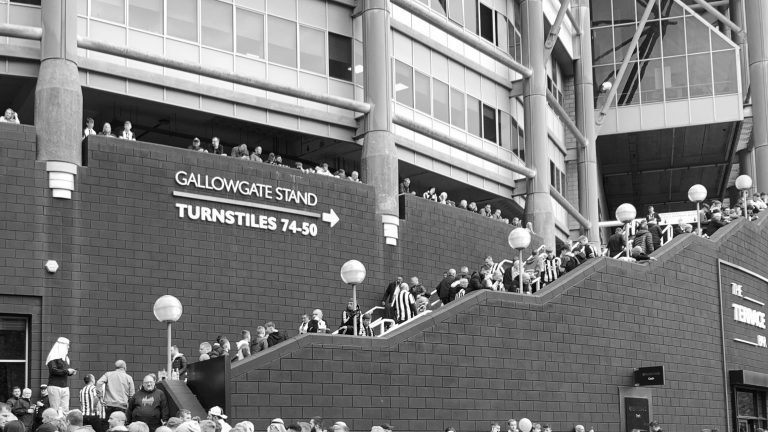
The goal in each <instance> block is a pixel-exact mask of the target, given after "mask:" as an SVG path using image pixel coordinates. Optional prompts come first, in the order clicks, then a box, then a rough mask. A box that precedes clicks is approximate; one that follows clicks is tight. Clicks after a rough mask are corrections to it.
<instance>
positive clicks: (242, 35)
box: [237, 8, 264, 59]
mask: <svg viewBox="0 0 768 432" xmlns="http://www.w3.org/2000/svg"><path fill="white" fill-rule="evenodd" d="M237 53H238V54H243V55H247V56H251V57H256V58H259V59H263V58H264V15H262V14H258V13H254V12H251V11H247V10H245V9H240V8H238V9H237Z"/></svg>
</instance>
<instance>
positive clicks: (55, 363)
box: [45, 337, 77, 414]
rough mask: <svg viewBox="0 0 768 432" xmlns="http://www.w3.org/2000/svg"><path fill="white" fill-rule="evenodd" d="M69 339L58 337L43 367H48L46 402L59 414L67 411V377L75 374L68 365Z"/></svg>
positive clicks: (75, 371)
mask: <svg viewBox="0 0 768 432" xmlns="http://www.w3.org/2000/svg"><path fill="white" fill-rule="evenodd" d="M69 346H70V344H69V339H67V338H65V337H60V338H58V339H57V340H56V343H55V344H53V347H52V348H51V351H50V352H49V353H48V357H46V359H45V365H46V366H47V367H48V400H49V401H50V403H51V408H53V409H55V410H57V411H58V412H59V413H62V414H63V413H66V412H68V411H69V377H70V376H72V375H74V374H76V373H77V370H75V369H72V368H71V367H70V364H69Z"/></svg>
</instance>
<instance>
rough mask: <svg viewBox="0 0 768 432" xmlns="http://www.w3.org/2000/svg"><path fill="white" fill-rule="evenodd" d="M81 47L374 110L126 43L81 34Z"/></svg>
mask: <svg viewBox="0 0 768 432" xmlns="http://www.w3.org/2000/svg"><path fill="white" fill-rule="evenodd" d="M77 46H78V47H79V48H83V49H87V50H91V51H96V52H100V53H103V54H110V55H114V56H118V57H121V58H127V59H131V60H136V61H140V62H144V63H149V64H153V65H157V66H163V67H167V68H171V69H176V70H180V71H183V72H189V73H191V74H195V75H201V76H205V77H208V78H214V79H219V80H223V81H228V82H232V83H235V84H240V85H244V86H247V87H252V88H257V89H260V90H265V91H269V92H273V93H278V94H282V95H286V96H292V97H296V98H299V99H304V100H309V101H313V102H319V103H322V104H325V105H330V106H333V107H337V108H343V109H347V110H350V111H355V112H359V113H368V112H369V111H370V110H371V105H370V104H368V103H365V102H360V101H356V100H354V99H347V98H343V97H339V96H333V95H329V94H322V93H314V92H311V91H308V90H303V89H300V88H297V87H296V86H288V85H282V84H276V83H274V82H271V81H267V80H263V79H259V78H254V77H251V76H245V75H241V74H237V73H232V72H227V71H224V70H221V69H215V68H211V67H207V66H203V65H201V64H194V63H190V62H187V61H182V60H174V59H171V58H168V57H165V56H162V55H158V54H152V53H148V52H145V51H140V50H137V49H134V48H128V47H124V46H118V45H113V44H110V43H107V42H103V41H99V40H95V39H88V38H83V37H81V36H78V37H77Z"/></svg>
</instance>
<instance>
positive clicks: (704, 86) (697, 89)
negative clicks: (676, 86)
mask: <svg viewBox="0 0 768 432" xmlns="http://www.w3.org/2000/svg"><path fill="white" fill-rule="evenodd" d="M688 85H689V86H690V89H691V97H692V98H694V97H701V96H712V63H711V60H710V58H709V53H704V54H695V55H689V56H688Z"/></svg>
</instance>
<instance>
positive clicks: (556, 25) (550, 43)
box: [544, 0, 571, 58]
mask: <svg viewBox="0 0 768 432" xmlns="http://www.w3.org/2000/svg"><path fill="white" fill-rule="evenodd" d="M570 7H571V0H561V2H560V9H559V10H558V11H557V16H556V17H555V22H553V23H552V27H550V28H549V35H547V40H546V41H545V42H544V58H549V56H551V55H552V50H553V49H554V48H555V44H556V43H557V35H558V34H560V27H562V25H563V19H564V18H565V14H566V12H568V10H569V9H568V8H570Z"/></svg>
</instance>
